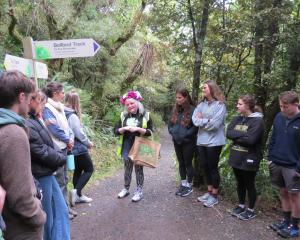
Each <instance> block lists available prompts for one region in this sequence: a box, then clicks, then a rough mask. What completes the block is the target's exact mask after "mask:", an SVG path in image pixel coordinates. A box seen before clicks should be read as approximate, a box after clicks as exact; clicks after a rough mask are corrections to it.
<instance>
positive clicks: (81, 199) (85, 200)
mask: <svg viewBox="0 0 300 240" xmlns="http://www.w3.org/2000/svg"><path fill="white" fill-rule="evenodd" d="M92 201H93V199H92V198H89V197H87V196H85V195H81V197H78V198H77V199H76V203H90V202H92Z"/></svg>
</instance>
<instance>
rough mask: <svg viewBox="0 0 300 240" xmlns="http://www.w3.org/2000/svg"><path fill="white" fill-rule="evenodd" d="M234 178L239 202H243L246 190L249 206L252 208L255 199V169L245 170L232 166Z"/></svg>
mask: <svg viewBox="0 0 300 240" xmlns="http://www.w3.org/2000/svg"><path fill="white" fill-rule="evenodd" d="M232 169H233V173H234V176H235V178H236V183H237V184H236V185H237V186H236V191H237V194H238V197H239V203H240V204H245V200H246V191H247V192H248V199H249V208H251V209H253V208H254V205H255V201H256V188H255V176H256V173H257V172H256V171H246V170H241V169H237V168H232Z"/></svg>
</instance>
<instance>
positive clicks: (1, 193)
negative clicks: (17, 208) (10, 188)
mask: <svg viewBox="0 0 300 240" xmlns="http://www.w3.org/2000/svg"><path fill="white" fill-rule="evenodd" d="M5 196H6V192H5V190H4V189H3V188H2V187H1V186H0V213H1V212H2V209H3V205H4V201H5Z"/></svg>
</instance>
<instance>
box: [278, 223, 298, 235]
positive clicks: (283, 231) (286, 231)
mask: <svg viewBox="0 0 300 240" xmlns="http://www.w3.org/2000/svg"><path fill="white" fill-rule="evenodd" d="M277 233H278V235H279V236H281V237H283V238H294V237H298V236H299V229H298V228H295V227H293V226H292V225H290V226H288V227H286V228H283V229H281V230H278V231H277Z"/></svg>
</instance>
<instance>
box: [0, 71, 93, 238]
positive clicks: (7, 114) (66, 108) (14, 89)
mask: <svg viewBox="0 0 300 240" xmlns="http://www.w3.org/2000/svg"><path fill="white" fill-rule="evenodd" d="M92 147H93V143H92V142H91V141H90V140H89V138H88V137H87V135H86V134H85V132H84V128H83V125H82V122H81V109H80V98H79V95H78V93H77V92H75V91H73V90H72V91H70V92H68V93H67V94H66V95H65V94H64V88H63V85H62V84H61V83H59V82H50V83H48V84H47V85H46V86H45V87H44V88H43V89H42V90H38V89H37V87H36V85H35V83H34V82H33V81H32V80H31V79H28V78H27V77H26V76H24V75H23V74H22V73H20V72H18V71H6V72H2V73H0V213H2V216H1V215H0V216H1V217H0V230H1V231H0V239H3V238H4V239H5V240H10V239H11V240H21V239H26V240H39V239H43V240H69V239H70V219H72V218H74V217H75V216H76V215H77V213H76V211H74V210H73V209H71V206H74V205H75V204H76V203H89V202H92V201H93V199H92V198H89V197H87V196H85V195H84V194H83V193H82V189H83V188H84V186H85V185H86V184H87V182H88V181H89V179H90V177H91V175H92V173H93V163H92V160H91V156H90V153H89V150H90V149H91V148H92ZM69 155H73V156H74V159H75V170H74V173H73V179H72V183H73V186H74V189H72V190H71V191H70V192H68V190H67V184H68V172H67V166H66V163H67V158H68V156H69ZM2 217H3V218H2ZM3 220H4V221H3Z"/></svg>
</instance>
